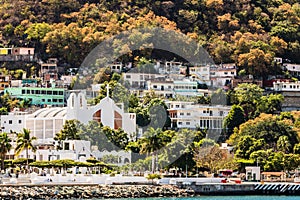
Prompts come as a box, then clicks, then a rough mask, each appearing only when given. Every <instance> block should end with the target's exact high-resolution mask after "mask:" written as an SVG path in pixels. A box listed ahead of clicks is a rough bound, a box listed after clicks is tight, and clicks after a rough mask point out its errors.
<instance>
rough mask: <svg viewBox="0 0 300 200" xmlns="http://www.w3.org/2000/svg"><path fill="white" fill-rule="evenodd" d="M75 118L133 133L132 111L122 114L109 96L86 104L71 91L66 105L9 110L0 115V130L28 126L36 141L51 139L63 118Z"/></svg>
mask: <svg viewBox="0 0 300 200" xmlns="http://www.w3.org/2000/svg"><path fill="white" fill-rule="evenodd" d="M72 119H76V120H79V121H80V122H82V123H84V124H87V123H88V122H89V121H91V120H96V121H98V122H101V123H102V124H103V125H104V126H109V127H110V128H112V129H118V128H121V129H123V130H124V131H125V132H126V133H127V134H128V135H132V134H134V133H135V132H136V115H135V113H125V112H124V109H123V106H122V105H120V106H118V105H117V104H116V103H115V102H114V101H113V100H112V99H111V98H110V97H109V96H106V97H105V98H103V99H102V100H101V101H100V103H99V104H97V105H94V106H89V105H87V100H86V98H85V96H84V94H82V93H79V94H75V93H71V95H70V97H69V98H68V100H67V107H63V108H61V107H47V108H42V109H39V110H37V111H35V112H34V113H31V114H29V113H26V112H20V111H13V112H11V113H9V114H8V115H1V128H2V132H7V133H9V132H17V133H18V132H20V131H21V130H22V129H23V128H26V129H29V130H30V131H31V134H32V136H35V137H36V138H37V142H38V143H39V144H45V143H50V142H53V138H54V136H55V134H56V133H58V132H59V131H60V130H61V129H62V128H63V125H64V123H65V121H66V120H72Z"/></svg>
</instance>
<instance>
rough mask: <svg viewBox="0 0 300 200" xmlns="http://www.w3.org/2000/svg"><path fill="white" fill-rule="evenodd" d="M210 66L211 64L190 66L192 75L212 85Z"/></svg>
mask: <svg viewBox="0 0 300 200" xmlns="http://www.w3.org/2000/svg"><path fill="white" fill-rule="evenodd" d="M210 68H211V67H210V66H195V67H190V68H189V70H190V75H191V77H192V78H193V79H196V80H199V81H200V82H201V83H205V84H206V85H208V86H210V85H211V80H210Z"/></svg>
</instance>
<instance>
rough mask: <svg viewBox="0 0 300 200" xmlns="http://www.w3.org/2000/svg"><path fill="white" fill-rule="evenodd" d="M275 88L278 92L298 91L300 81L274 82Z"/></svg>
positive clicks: (299, 89)
mask: <svg viewBox="0 0 300 200" xmlns="http://www.w3.org/2000/svg"><path fill="white" fill-rule="evenodd" d="M273 90H274V91H278V92H298V91H300V82H299V81H297V82H288V81H286V82H283V81H277V82H273Z"/></svg>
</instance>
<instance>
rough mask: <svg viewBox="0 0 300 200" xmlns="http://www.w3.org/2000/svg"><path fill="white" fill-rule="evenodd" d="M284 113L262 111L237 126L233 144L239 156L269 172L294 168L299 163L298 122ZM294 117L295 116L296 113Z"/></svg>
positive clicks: (232, 140)
mask: <svg viewBox="0 0 300 200" xmlns="http://www.w3.org/2000/svg"><path fill="white" fill-rule="evenodd" d="M286 114H287V113H283V115H281V116H275V115H271V114H261V115H260V116H259V117H257V118H255V119H253V120H248V121H247V122H245V123H243V124H241V125H240V127H239V129H234V133H233V134H232V135H231V137H230V139H229V141H228V142H229V143H230V144H232V145H235V157H236V158H237V159H238V160H239V159H241V160H245V161H247V160H252V163H256V162H257V163H259V165H260V166H262V168H263V169H264V170H265V171H280V170H285V169H286V170H292V169H295V168H297V167H298V166H299V164H300V157H299V154H293V153H295V152H296V151H298V146H299V141H300V140H299V135H298V131H297V128H296V127H295V126H297V125H295V124H294V121H293V120H291V119H287V118H286V117H285V116H286ZM292 119H295V118H294V116H292ZM298 119H299V118H298Z"/></svg>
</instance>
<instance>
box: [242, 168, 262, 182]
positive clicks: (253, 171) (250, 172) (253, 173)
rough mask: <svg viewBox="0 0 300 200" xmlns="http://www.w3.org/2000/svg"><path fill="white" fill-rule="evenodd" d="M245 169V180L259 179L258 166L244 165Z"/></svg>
mask: <svg viewBox="0 0 300 200" xmlns="http://www.w3.org/2000/svg"><path fill="white" fill-rule="evenodd" d="M245 169H246V180H247V181H260V179H261V177H260V176H261V175H260V167H253V166H246V167H245Z"/></svg>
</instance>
